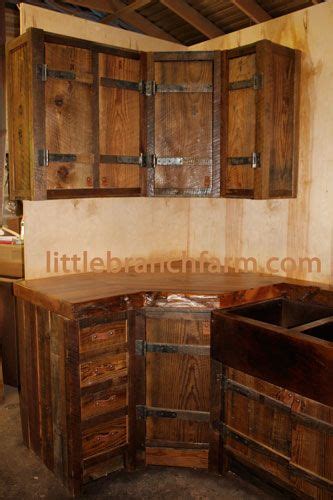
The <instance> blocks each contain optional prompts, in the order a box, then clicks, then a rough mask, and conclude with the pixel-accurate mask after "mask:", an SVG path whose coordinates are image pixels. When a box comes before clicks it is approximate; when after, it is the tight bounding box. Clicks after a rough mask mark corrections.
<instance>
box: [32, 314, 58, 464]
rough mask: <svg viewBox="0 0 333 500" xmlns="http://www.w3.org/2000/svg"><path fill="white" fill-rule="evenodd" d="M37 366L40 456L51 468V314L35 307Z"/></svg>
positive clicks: (52, 462)
mask: <svg viewBox="0 0 333 500" xmlns="http://www.w3.org/2000/svg"><path fill="white" fill-rule="evenodd" d="M36 321H37V335H38V366H39V373H38V378H39V383H40V391H39V392H40V418H41V448H42V449H41V457H42V459H43V462H44V463H45V465H46V466H47V467H48V468H49V469H51V470H53V466H54V457H53V421H52V400H51V395H52V392H51V370H50V326H51V314H50V312H49V311H46V309H42V308H39V307H38V308H37V318H36Z"/></svg>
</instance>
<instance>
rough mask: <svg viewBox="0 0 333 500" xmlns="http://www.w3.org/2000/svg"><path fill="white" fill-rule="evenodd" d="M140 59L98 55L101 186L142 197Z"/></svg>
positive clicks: (134, 55) (132, 55) (129, 55)
mask: <svg viewBox="0 0 333 500" xmlns="http://www.w3.org/2000/svg"><path fill="white" fill-rule="evenodd" d="M141 72H142V64H141V57H140V55H139V54H138V53H130V52H128V53H127V52H125V51H119V53H118V54H117V55H115V54H111V53H100V54H99V152H100V167H99V186H100V187H101V188H102V189H107V188H109V189H117V190H118V191H119V193H122V194H125V195H127V196H128V195H131V194H134V195H135V194H136V195H139V194H141V190H142V189H141V188H142V178H141V176H142V172H143V169H142V168H141V166H140V162H141V157H140V153H141V152H142V151H141V142H142V139H141V134H142V126H141V124H140V118H141V109H142V106H143V96H142V94H141V92H140V90H141V86H140V81H141V79H142V75H141Z"/></svg>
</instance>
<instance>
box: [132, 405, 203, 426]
mask: <svg viewBox="0 0 333 500" xmlns="http://www.w3.org/2000/svg"><path fill="white" fill-rule="evenodd" d="M136 417H137V419H139V420H145V419H146V418H148V417H154V418H178V419H179V420H188V421H191V422H209V420H210V414H209V412H205V411H192V410H176V409H173V408H156V407H155V408H154V407H152V406H145V405H137V406H136Z"/></svg>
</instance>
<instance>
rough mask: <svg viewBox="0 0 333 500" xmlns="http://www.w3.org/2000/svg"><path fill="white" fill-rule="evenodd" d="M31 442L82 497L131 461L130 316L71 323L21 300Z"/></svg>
mask: <svg viewBox="0 0 333 500" xmlns="http://www.w3.org/2000/svg"><path fill="white" fill-rule="evenodd" d="M18 323H19V343H20V346H19V347H20V350H19V353H20V356H19V357H20V380H21V382H20V406H21V418H22V430H23V440H24V443H25V444H26V446H28V447H29V448H30V449H32V450H33V451H34V452H35V453H36V454H37V455H38V456H39V457H40V458H41V459H42V460H43V462H44V463H45V465H46V466H47V467H48V468H49V469H51V470H52V471H53V472H54V473H55V474H56V475H57V476H58V477H59V478H60V479H61V480H62V481H63V482H64V484H65V485H66V486H67V487H68V489H69V491H70V492H71V493H73V494H77V493H78V492H79V491H80V487H81V485H82V483H83V482H84V481H86V480H89V479H94V478H97V477H99V476H101V475H105V474H106V473H107V472H111V471H112V470H114V469H115V468H119V467H123V466H124V464H125V463H126V462H127V461H128V453H129V451H128V450H129V447H128V443H129V434H130V431H129V426H130V422H129V416H128V398H129V379H130V374H129V352H128V322H127V315H126V313H118V314H114V315H103V316H95V315H93V316H91V317H89V318H81V319H79V320H78V321H72V320H68V319H66V318H63V317H62V316H59V315H57V314H54V313H51V312H50V311H47V310H46V309H44V308H41V307H38V306H35V305H33V304H30V303H28V302H25V301H23V300H21V299H18Z"/></svg>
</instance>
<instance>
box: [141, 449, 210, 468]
mask: <svg viewBox="0 0 333 500" xmlns="http://www.w3.org/2000/svg"><path fill="white" fill-rule="evenodd" d="M146 454H147V463H149V464H150V465H160V466H171V467H189V468H194V469H207V467H208V451H207V450H197V449H193V450H179V449H174V448H147V449H146Z"/></svg>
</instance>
